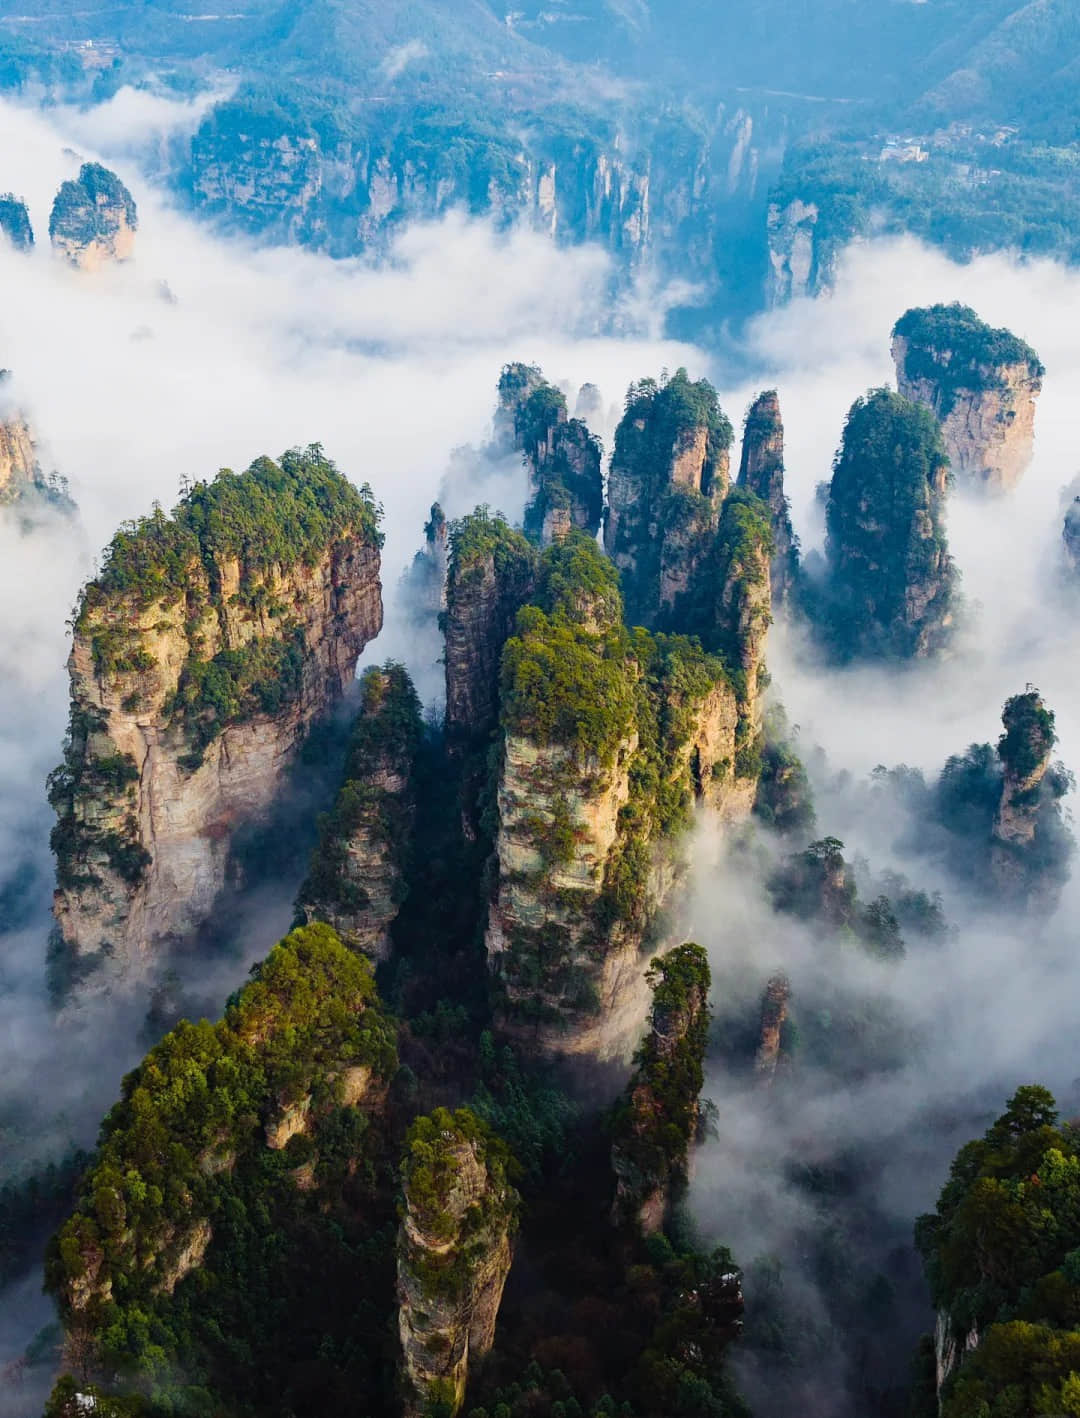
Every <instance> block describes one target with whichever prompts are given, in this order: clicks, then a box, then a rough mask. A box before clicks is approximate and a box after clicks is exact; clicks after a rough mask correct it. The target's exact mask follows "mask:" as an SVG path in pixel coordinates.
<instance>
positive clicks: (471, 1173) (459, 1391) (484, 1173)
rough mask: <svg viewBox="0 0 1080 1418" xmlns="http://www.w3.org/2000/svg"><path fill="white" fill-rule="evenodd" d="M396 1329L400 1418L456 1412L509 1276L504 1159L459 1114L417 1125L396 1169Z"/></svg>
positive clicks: (509, 1210)
mask: <svg viewBox="0 0 1080 1418" xmlns="http://www.w3.org/2000/svg"><path fill="white" fill-rule="evenodd" d="M402 1184H403V1190H404V1193H405V1209H404V1213H403V1215H402V1218H401V1227H400V1230H399V1233H398V1272H397V1273H398V1282H397V1288H398V1306H399V1309H398V1326H399V1332H400V1336H401V1350H402V1384H403V1388H404V1390H405V1406H404V1413H405V1418H423V1415H425V1414H427V1413H430V1412H431V1405H432V1404H433V1403H435V1402H438V1401H441V1402H442V1404H444V1405H445V1411H447V1412H448V1413H449V1414H450V1415H451V1418H453V1415H455V1414H457V1413H458V1412H459V1410H460V1409H461V1405H462V1403H463V1402H464V1399H465V1384H466V1381H467V1378H468V1372H469V1367H470V1364H474V1363H475V1362H476V1361H478V1360H481V1359H483V1358H484V1356H485V1355H486V1354H487V1353H488V1352H489V1351H490V1349H491V1346H492V1344H493V1343H494V1339H495V1321H496V1319H497V1317H498V1313H499V1305H500V1303H501V1301H502V1292H503V1287H504V1285H505V1284H506V1277H507V1274H508V1273H509V1270H510V1260H511V1250H510V1237H511V1235H512V1233H513V1230H514V1226H515V1221H516V1212H517V1205H518V1198H517V1194H516V1192H515V1191H514V1190H513V1188H512V1187H511V1186H510V1185H509V1183H508V1182H507V1180H506V1171H505V1150H504V1149H503V1148H502V1147H501V1146H500V1144H498V1143H497V1142H496V1141H495V1139H494V1138H492V1137H491V1136H490V1135H489V1134H488V1133H487V1131H486V1129H484V1128H483V1127H482V1125H481V1124H480V1123H479V1122H478V1120H477V1119H476V1118H475V1117H474V1115H473V1114H472V1113H470V1112H469V1111H468V1110H467V1109H464V1108H462V1109H459V1110H458V1112H456V1113H450V1112H448V1111H447V1110H446V1109H445V1108H440V1109H438V1110H436V1112H435V1113H433V1114H432V1115H431V1116H430V1117H425V1118H420V1119H418V1120H417V1122H415V1123H414V1124H413V1127H412V1129H411V1130H410V1133H409V1139H408V1147H407V1151H406V1155H405V1162H404V1165H403V1168H402Z"/></svg>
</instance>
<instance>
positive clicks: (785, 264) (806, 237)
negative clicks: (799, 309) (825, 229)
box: [765, 197, 836, 309]
mask: <svg viewBox="0 0 1080 1418" xmlns="http://www.w3.org/2000/svg"><path fill="white" fill-rule="evenodd" d="M820 216H821V212H820V210H819V208H818V206H817V204H816V203H815V202H804V201H802V200H801V199H799V198H798V197H795V198H792V199H791V200H790V201H783V202H770V203H769V213H768V247H769V269H768V274H767V275H766V277H765V299H766V303H767V304H768V306H769V308H770V309H773V308H775V307H776V306H779V305H786V304H787V303H788V302H789V301H791V300H795V299H797V298H798V297H800V296H815V295H818V294H819V293H820V292H821V291H823V290H828V289H829V287H830V286H831V285H832V282H833V278H834V276H835V273H836V272H835V264H836V255H835V252H834V251H833V249H832V245H831V243H829V242H827V241H825V240H824V239H823V238H822V235H821V233H820V231H819V218H820Z"/></svg>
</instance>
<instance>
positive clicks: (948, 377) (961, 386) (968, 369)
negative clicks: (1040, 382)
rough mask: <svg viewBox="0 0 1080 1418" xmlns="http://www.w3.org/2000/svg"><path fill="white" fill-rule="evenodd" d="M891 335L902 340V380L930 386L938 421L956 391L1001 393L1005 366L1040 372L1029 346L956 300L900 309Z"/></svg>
mask: <svg viewBox="0 0 1080 1418" xmlns="http://www.w3.org/2000/svg"><path fill="white" fill-rule="evenodd" d="M893 335H894V336H897V335H899V336H901V337H902V338H903V339H905V340H907V342H908V349H907V354H906V355H905V358H904V374H905V376H906V377H907V378H908V379H909V380H911V381H912V382H913V383H914V382H915V381H916V380H920V379H925V380H928V381H929V382H930V384H931V385H932V386H933V387H934V389H935V390H936V391H937V396H938V398H937V408H938V414H939V416H940V417H941V418H946V417H947V416H948V415H949V413H950V412H951V410H952V408H953V406H954V404H955V403H956V398H957V395H958V394H960V393H961V392H973V393H981V392H983V391H985V390H992V389H1003V388H1004V387H1005V377H1004V375H1003V374H1002V372H1001V371H1002V368H1003V366H1005V365H1016V364H1026V365H1027V370H1028V374H1029V375H1030V376H1031V378H1032V379H1041V378H1042V376H1043V375H1044V374H1045V373H1046V370H1045V369H1044V367H1043V365H1042V363H1041V362H1040V360H1039V357H1038V355H1037V354H1036V353H1035V351H1034V350H1033V349H1032V348H1031V346H1030V345H1028V344H1025V342H1024V341H1023V340H1021V339H1020V338H1019V337H1018V336H1016V335H1014V334H1013V333H1012V332H1011V331H1010V330H1004V329H999V330H995V329H993V328H992V327H991V326H989V325H987V324H986V322H985V321H983V320H980V319H979V317H978V316H977V315H976V314H975V312H974V310H972V309H971V307H970V306H969V305H961V304H960V303H959V301H956V302H954V303H953V304H952V305H931V306H924V307H917V308H915V309H912V310H908V311H906V312H905V314H903V315H901V317H900V319H899V320H898V321H897V322H896V324H895V325H894V326H893Z"/></svg>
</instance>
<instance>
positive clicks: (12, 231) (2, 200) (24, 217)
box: [0, 192, 34, 251]
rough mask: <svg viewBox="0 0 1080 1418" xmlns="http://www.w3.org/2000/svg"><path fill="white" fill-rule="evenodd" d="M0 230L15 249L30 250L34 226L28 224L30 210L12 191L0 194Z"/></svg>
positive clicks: (32, 244)
mask: <svg viewBox="0 0 1080 1418" xmlns="http://www.w3.org/2000/svg"><path fill="white" fill-rule="evenodd" d="M0 232H2V233H3V235H4V236H5V237H7V239H8V241H9V242H10V243H11V245H12V246H14V248H15V249H16V251H31V250H33V246H34V228H33V227H32V226H31V225H30V212H29V210H28V209H27V206H26V203H25V202H24V201H23V199H22V198H21V197H16V196H15V194H14V192H5V193H4V194H3V195H2V196H0Z"/></svg>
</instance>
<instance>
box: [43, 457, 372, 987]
mask: <svg viewBox="0 0 1080 1418" xmlns="http://www.w3.org/2000/svg"><path fill="white" fill-rule="evenodd" d="M313 481H314V482H317V483H318V485H319V487H320V489H321V490H322V491H323V493H324V495H325V496H326V497H327V498H328V499H333V505H334V508H335V516H334V518H333V519H330V520H327V522H326V524H325V527H324V529H323V530H318V529H315V530H311V529H309V531H308V532H307V533H306V534H305V533H304V532H302V530H301V526H300V524H299V522H295V521H294V520H293V514H292V510H291V509H293V508H294V507H295V506H296V505H297V504H296V501H295V499H296V497H301V498H302V497H303V496H304V490H305V488H307V487H309V486H310V484H311V483H312V482H313ZM268 493H269V494H270V495H271V498H272V505H273V506H275V507H276V509H277V511H278V513H279V514H280V517H279V518H278V519H277V520H274V519H271V521H270V523H269V524H268V525H267V526H266V528H265V534H266V537H267V542H268V549H267V551H266V553H265V557H266V559H265V560H263V559H262V557H260V556H259V555H258V552H257V551H256V550H255V548H256V547H257V546H258V543H259V534H258V532H257V531H253V530H252V520H254V519H255V518H257V517H258V516H259V515H261V513H262V510H264V509H265V508H266V506H267V505H268V504H267V502H266V501H265V500H264V499H265V497H266V495H267V494H268ZM217 499H226V500H223V501H222V503H221V511H220V513H219V514H218V515H220V516H221V517H222V518H223V519H224V520H225V521H226V522H227V521H228V518H229V516H230V513H231V512H235V511H237V509H240V508H243V507H245V506H248V507H250V513H249V514H247V515H248V516H249V518H250V519H251V520H249V521H248V522H247V524H246V525H247V526H248V529H249V533H250V535H249V536H248V539H247V541H246V542H245V543H244V550H243V551H241V552H240V553H239V554H235V553H232V552H231V551H230V538H229V533H228V531H227V530H226V531H225V532H223V533H222V534H221V535H219V536H218V537H217V539H216V540H214V538H213V537H212V536H211V535H210V533H209V532H207V533H206V535H205V536H204V538H203V540H202V541H201V542H200V539H199V537H198V536H197V535H196V534H195V533H194V532H193V531H192V530H191V528H192V526H193V525H195V526H200V527H203V528H204V529H205V528H207V527H209V526H212V525H213V523H214V520H215V519H214V518H213V517H209V516H207V517H204V516H203V515H202V514H198V515H196V514H194V513H193V512H192V508H193V507H203V508H204V511H205V510H206V509H208V507H209V506H211V505H214V504H215V502H216V500H217ZM193 517H194V521H193V520H192V518H193ZM290 539H292V540H291V541H290ZM380 540H381V539H380V537H379V535H378V533H377V530H376V523H375V513H374V509H373V507H372V505H371V504H370V502H366V501H365V500H364V499H363V498H362V497H361V495H360V494H358V493H357V492H356V491H355V489H353V488H352V486H351V485H350V484H349V483H348V482H347V481H346V480H345V479H344V478H343V477H342V476H341V474H340V473H338V472H337V471H336V469H334V468H333V465H332V464H330V463H329V462H328V461H327V460H325V459H323V458H322V455H321V454H318V453H312V452H310V451H309V452H308V453H307V454H297V453H294V454H288V455H286V456H285V457H284V458H283V459H282V466H281V467H278V466H277V465H276V464H273V463H272V462H270V460H269V459H262V460H259V462H257V463H256V464H253V465H252V467H251V468H250V469H249V470H248V471H247V472H246V473H244V474H241V475H240V476H239V477H237V476H236V475H235V474H225V475H222V478H221V479H219V480H218V481H216V482H215V483H213V484H210V485H207V484H199V485H197V487H196V489H195V490H194V491H193V492H192V493H191V494H189V498H188V499H187V500H186V501H185V502H184V503H182V504H181V506H180V508H178V509H177V513H176V514H174V517H173V518H166V517H165V515H164V514H163V513H158V514H155V516H154V517H152V518H150V519H147V521H146V522H145V523H143V524H141V525H140V526H139V527H138V528H136V529H135V530H134V531H132V532H125V533H121V534H120V535H119V536H118V538H117V540H115V541H114V543H113V545H112V547H110V549H109V551H108V553H107V555H106V565H105V569H104V571H103V572H102V575H101V576H100V577H99V578H98V579H97V580H96V581H93V582H90V583H89V584H88V585H87V587H86V588H85V589H84V591H83V594H82V597H81V600H80V605H79V610H78V614H77V618H76V627H75V635H74V641H73V645H72V651H71V656H70V660H69V665H68V668H69V673H70V677H71V722H70V728H69V735H68V741H67V744H66V746H65V761H64V764H63V765H62V766H61V768H60V769H58V770H57V772H56V773H55V774H54V775H53V776H52V779H51V780H50V798H51V801H52V802H53V805H54V806H55V808H56V810H57V814H58V819H59V820H58V822H57V826H56V828H55V829H54V832H53V839H52V841H53V848H54V851H55V852H56V855H57V891H56V894H55V898H54V912H55V916H56V922H57V926H58V929H59V933H60V936H61V938H62V940H63V943H64V946H65V947H66V949H67V951H68V952H70V954H71V955H72V956H74V957H76V958H83V959H86V958H91V959H92V958H94V957H100V956H101V955H102V954H103V953H104V954H105V955H106V956H107V957H108V959H109V961H110V974H112V973H122V972H124V971H127V970H129V969H132V968H137V967H138V966H139V965H141V964H145V963H146V962H147V960H148V959H149V958H150V957H152V956H153V954H154V952H155V950H156V949H157V948H158V947H159V946H160V945H162V944H164V943H165V942H168V941H174V940H177V939H183V938H184V937H187V936H189V935H190V934H191V933H192V932H193V931H195V930H196V929H197V928H198V927H199V926H200V925H201V924H203V923H204V922H205V921H206V920H207V918H208V917H209V916H210V914H211V912H212V909H213V905H214V902H215V899H216V897H217V895H218V893H219V892H220V890H221V889H222V887H223V885H224V883H225V879H226V872H227V868H228V864H229V860H230V843H231V840H232V837H233V834H234V832H235V831H236V829H237V828H238V827H239V826H241V825H242V824H245V823H250V822H252V821H258V820H259V819H260V818H263V817H264V816H265V815H266V814H267V812H268V811H269V809H270V808H271V806H272V804H273V802H274V800H275V798H276V797H277V795H278V794H279V792H280V789H281V786H282V783H283V780H284V776H285V774H286V772H287V770H288V769H289V768H290V766H291V765H292V763H293V761H294V759H295V756H296V753H297V750H298V749H299V747H300V745H301V743H302V742H303V739H304V737H305V735H306V733H307V731H308V729H309V728H310V726H311V725H312V724H313V723H314V722H315V721H316V720H317V719H319V718H321V717H322V716H324V715H325V714H327V712H328V711H329V710H330V709H331V708H332V707H333V706H334V705H335V704H336V703H337V701H338V700H339V699H340V698H341V696H342V694H343V693H344V691H345V688H346V686H347V685H349V684H350V683H351V682H352V678H353V674H354V672H355V667H356V661H357V658H358V656H359V654H360V652H361V650H362V649H363V648H364V646H365V645H366V644H367V643H368V641H369V640H371V639H372V638H373V637H374V636H375V635H376V634H377V633H378V631H379V629H380V627H381V625H382V597H381V586H380V581H379V546H380ZM271 545H272V547H273V550H272V551H271V550H270V549H269V547H270V546H271ZM166 552H167V553H168V557H167V559H165V554H166ZM211 691H212V692H211Z"/></svg>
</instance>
